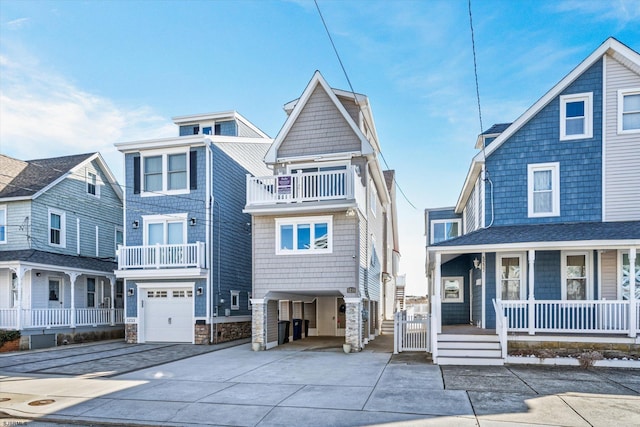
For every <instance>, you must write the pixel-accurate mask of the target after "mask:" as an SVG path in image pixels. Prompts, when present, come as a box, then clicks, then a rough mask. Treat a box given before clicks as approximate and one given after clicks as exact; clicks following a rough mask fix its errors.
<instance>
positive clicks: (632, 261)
mask: <svg viewBox="0 0 640 427" xmlns="http://www.w3.org/2000/svg"><path fill="white" fill-rule="evenodd" d="M636 302H637V299H636V248H629V336H630V337H631V338H635V337H636V335H637V333H638V331H637V328H638V325H637V324H636V322H637V320H636V319H637V318H638V314H637V311H638V307H637V304H636Z"/></svg>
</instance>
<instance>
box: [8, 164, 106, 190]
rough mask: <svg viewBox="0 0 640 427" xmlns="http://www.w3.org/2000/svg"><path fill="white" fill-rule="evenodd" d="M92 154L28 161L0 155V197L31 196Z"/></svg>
mask: <svg viewBox="0 0 640 427" xmlns="http://www.w3.org/2000/svg"><path fill="white" fill-rule="evenodd" d="M94 154H95V153H85V154H75V155H72V156H63V157H55V158H51V159H36V160H28V161H22V160H17V159H13V158H11V157H8V156H5V155H1V154H0V171H2V173H1V174H0V197H28V196H33V195H34V194H36V193H37V192H38V191H40V190H42V189H43V188H45V187H46V186H48V185H49V184H51V183H53V182H54V181H55V180H57V179H58V178H60V177H61V176H63V175H64V174H66V173H67V172H69V171H70V170H71V169H73V168H74V167H76V166H77V165H78V164H80V163H82V162H83V161H85V160H86V159H88V158H89V157H91V156H93V155H94Z"/></svg>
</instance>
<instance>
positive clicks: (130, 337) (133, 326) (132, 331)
mask: <svg viewBox="0 0 640 427" xmlns="http://www.w3.org/2000/svg"><path fill="white" fill-rule="evenodd" d="M124 338H125V341H126V342H127V344H136V343H137V342H138V324H137V323H127V324H126V325H124Z"/></svg>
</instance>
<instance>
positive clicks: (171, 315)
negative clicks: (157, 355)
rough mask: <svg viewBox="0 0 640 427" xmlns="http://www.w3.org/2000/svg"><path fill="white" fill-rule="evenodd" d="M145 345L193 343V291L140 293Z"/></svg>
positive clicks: (174, 290)
mask: <svg viewBox="0 0 640 427" xmlns="http://www.w3.org/2000/svg"><path fill="white" fill-rule="evenodd" d="M143 297H144V300H143V304H144V306H143V310H144V340H145V342H189V343H190V342H193V290H192V289H191V288H170V289H166V288H165V289H145V290H144V291H143Z"/></svg>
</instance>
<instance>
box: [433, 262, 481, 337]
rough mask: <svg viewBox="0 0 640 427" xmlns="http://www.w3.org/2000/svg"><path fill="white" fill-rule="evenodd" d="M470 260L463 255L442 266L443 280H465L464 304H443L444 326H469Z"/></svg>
mask: <svg viewBox="0 0 640 427" xmlns="http://www.w3.org/2000/svg"><path fill="white" fill-rule="evenodd" d="M470 259H471V258H470V257H469V256H468V255H462V256H459V257H457V258H455V259H453V260H451V261H449V262H447V263H445V264H442V277H443V278H444V277H458V276H460V277H462V278H463V279H464V302H448V303H444V302H443V303H442V324H443V325H460V324H469V268H471V267H470V266H469V265H470V264H471V265H472V266H473V264H472V263H471V261H470ZM438 286H442V285H441V284H438Z"/></svg>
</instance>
